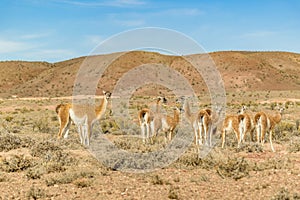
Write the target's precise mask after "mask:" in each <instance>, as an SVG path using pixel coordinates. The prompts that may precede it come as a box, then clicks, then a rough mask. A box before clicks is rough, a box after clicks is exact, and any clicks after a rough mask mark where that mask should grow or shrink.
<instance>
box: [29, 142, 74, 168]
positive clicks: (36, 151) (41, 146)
mask: <svg viewBox="0 0 300 200" xmlns="http://www.w3.org/2000/svg"><path fill="white" fill-rule="evenodd" d="M31 155H32V156H34V157H40V158H42V159H43V162H46V163H51V162H55V163H60V164H62V165H67V166H69V165H72V164H75V163H76V159H75V158H73V157H71V156H70V155H69V154H68V153H67V152H65V151H63V150H62V148H61V147H59V146H58V145H57V144H55V143H54V142H51V141H41V142H38V143H36V144H35V145H33V146H32V148H31Z"/></svg>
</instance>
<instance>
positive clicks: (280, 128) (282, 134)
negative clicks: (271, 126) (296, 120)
mask: <svg viewBox="0 0 300 200" xmlns="http://www.w3.org/2000/svg"><path fill="white" fill-rule="evenodd" d="M294 131H295V125H294V124H293V123H289V122H281V123H280V124H278V125H277V126H276V127H275V131H274V133H273V140H276V141H282V142H287V141H290V139H291V137H292V135H293V134H294Z"/></svg>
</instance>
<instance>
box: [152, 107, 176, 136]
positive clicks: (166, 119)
mask: <svg viewBox="0 0 300 200" xmlns="http://www.w3.org/2000/svg"><path fill="white" fill-rule="evenodd" d="M179 116H180V110H179V109H178V108H177V107H174V108H173V116H169V115H163V114H161V113H158V114H155V115H154V120H153V122H152V123H151V129H152V131H153V134H154V137H156V136H157V133H158V131H159V130H162V131H163V132H164V133H165V142H167V141H171V140H172V137H173V136H174V130H175V128H176V127H177V125H178V124H179V120H180V117H179Z"/></svg>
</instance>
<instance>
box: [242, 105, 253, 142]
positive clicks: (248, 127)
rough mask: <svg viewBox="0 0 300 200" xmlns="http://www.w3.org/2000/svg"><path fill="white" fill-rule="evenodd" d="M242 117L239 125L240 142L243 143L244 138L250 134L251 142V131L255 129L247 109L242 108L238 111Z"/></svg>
mask: <svg viewBox="0 0 300 200" xmlns="http://www.w3.org/2000/svg"><path fill="white" fill-rule="evenodd" d="M239 113H240V114H242V116H241V117H240V120H239V123H240V126H241V130H242V132H241V136H240V138H241V142H244V141H245V137H246V135H247V134H250V138H251V140H253V131H254V129H255V125H254V121H253V117H252V114H251V113H249V112H247V107H246V106H242V108H241V110H240V111H239Z"/></svg>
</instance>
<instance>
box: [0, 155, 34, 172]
mask: <svg viewBox="0 0 300 200" xmlns="http://www.w3.org/2000/svg"><path fill="white" fill-rule="evenodd" d="M34 165H36V162H35V161H34V160H33V159H32V158H29V157H27V156H24V155H12V156H10V157H6V158H4V159H3V160H2V161H1V162H0V169H1V170H3V171H5V172H18V171H24V170H26V169H28V168H30V167H32V166H34Z"/></svg>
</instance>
